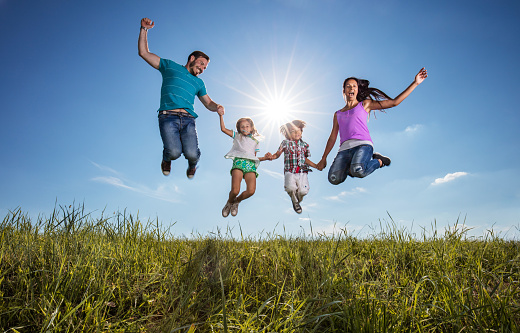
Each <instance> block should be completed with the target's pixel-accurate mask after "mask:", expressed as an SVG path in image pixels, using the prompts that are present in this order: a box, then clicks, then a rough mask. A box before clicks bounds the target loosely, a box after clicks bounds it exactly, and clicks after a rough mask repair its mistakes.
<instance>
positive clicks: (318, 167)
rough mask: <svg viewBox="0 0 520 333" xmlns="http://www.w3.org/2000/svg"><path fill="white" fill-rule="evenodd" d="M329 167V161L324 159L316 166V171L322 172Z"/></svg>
mask: <svg viewBox="0 0 520 333" xmlns="http://www.w3.org/2000/svg"><path fill="white" fill-rule="evenodd" d="M326 166H327V160H326V159H324V158H322V159H321V160H320V161H319V162H318V164H317V165H316V169H318V170H320V171H322V170H323V169H325V167H326Z"/></svg>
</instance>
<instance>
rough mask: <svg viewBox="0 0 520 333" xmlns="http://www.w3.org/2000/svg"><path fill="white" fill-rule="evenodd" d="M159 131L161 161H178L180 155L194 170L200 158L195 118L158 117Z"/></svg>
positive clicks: (164, 115) (165, 115) (161, 115)
mask: <svg viewBox="0 0 520 333" xmlns="http://www.w3.org/2000/svg"><path fill="white" fill-rule="evenodd" d="M159 130H160V131H161V138H162V141H163V147H164V148H163V160H164V161H171V160H176V159H178V158H179V157H180V156H181V154H184V157H185V158H186V159H187V160H188V164H189V167H190V168H194V167H195V166H196V165H197V162H198V161H199V158H200V149H199V142H198V138H197V129H196V128H195V118H193V117H189V116H178V115H167V114H160V115H159Z"/></svg>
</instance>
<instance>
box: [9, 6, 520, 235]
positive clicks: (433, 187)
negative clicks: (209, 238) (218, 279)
mask: <svg viewBox="0 0 520 333" xmlns="http://www.w3.org/2000/svg"><path fill="white" fill-rule="evenodd" d="M519 14H520V4H519V3H518V2H516V1H498V2H494V3H490V2H484V1H436V2H428V3H426V2H418V1H393V0H391V1H388V0H386V1H372V2H368V3H367V2H365V1H343V0H341V1H340V0H322V1H311V0H270V1H267V0H265V1H263V0H245V1H234V0H233V1H232V0H224V1H205V0H203V1H198V2H195V3H194V2H188V1H184V2H181V1H147V2H144V1H125V2H122V1H111V2H107V1H88V2H73V1H64V0H52V1H14V0H0V28H1V31H3V33H4V34H3V35H4V37H3V41H2V52H1V53H0V68H1V70H0V73H1V77H2V89H1V90H0V105H1V108H0V109H1V112H0V122H1V124H2V131H0V155H1V156H2V157H1V159H2V163H0V184H1V190H0V215H2V217H4V216H6V215H7V213H8V211H9V210H12V209H15V208H17V207H20V208H21V209H22V210H23V211H24V212H27V213H28V214H29V215H30V216H32V217H34V218H36V217H37V216H39V215H40V216H46V215H48V214H50V212H51V211H52V209H53V208H54V205H55V203H57V204H58V205H63V206H68V205H70V204H73V203H76V204H84V205H85V209H86V210H87V211H88V212H91V213H92V215H93V216H99V215H100V214H101V212H102V211H103V210H104V211H105V215H107V214H108V215H110V214H112V213H114V212H117V211H124V210H126V211H127V213H131V214H132V215H134V216H138V217H139V218H140V219H141V220H143V221H147V220H148V219H158V220H159V221H160V222H161V223H162V225H163V226H165V227H169V226H171V229H170V231H171V232H172V233H173V234H175V235H186V236H188V235H190V234H192V233H199V234H207V233H209V232H216V231H218V230H222V231H225V230H228V229H230V230H232V233H233V235H236V236H238V235H240V228H241V229H242V232H243V233H244V234H245V235H250V236H258V235H261V234H262V233H264V234H265V233H267V232H269V233H272V232H274V233H279V234H294V235H296V234H300V233H302V232H304V233H305V234H308V233H309V232H310V225H311V224H312V229H313V232H315V233H316V232H321V233H325V232H332V231H333V230H336V231H337V230H339V229H346V230H348V232H349V233H352V234H354V235H365V234H367V233H368V234H370V233H371V232H372V230H374V229H373V228H375V229H377V228H378V227H379V223H380V222H382V223H383V224H385V223H388V222H389V221H390V217H389V216H391V217H392V219H393V221H394V222H395V224H396V225H397V226H398V227H400V228H406V229H408V230H412V231H413V232H415V233H417V234H420V233H421V231H422V228H425V229H426V230H431V229H432V225H433V224H435V225H436V226H437V228H439V229H442V228H444V227H446V226H448V225H453V224H454V223H455V222H456V221H457V219H459V221H464V220H465V223H466V226H467V227H469V228H472V233H473V234H475V235H482V234H484V233H485V232H486V230H488V229H493V230H494V231H495V232H496V233H499V234H501V235H504V236H508V237H511V236H515V237H517V235H518V233H519V231H518V228H519V227H520V180H519V179H520V177H519V176H518V173H519V171H520V156H519V154H518V152H517V151H518V148H517V145H518V143H520V134H519V130H518V129H519V128H520V113H519V110H518V107H517V106H515V105H514V104H513V105H509V104H508V103H507V102H509V101H514V100H516V98H515V96H516V94H515V93H516V92H517V91H518V88H519V87H518V81H517V78H518V75H519V74H520V71H519V65H518V62H517V58H518V51H519V45H520V43H519V38H518V36H517V35H516V34H515V33H514V32H515V31H518V30H519V28H520V23H519V22H518V16H519ZM142 17H149V18H151V19H153V20H154V21H155V24H156V25H155V28H154V29H152V30H151V31H150V32H149V35H148V39H149V46H150V51H151V52H154V53H156V54H157V55H159V56H161V57H164V58H168V59H172V60H174V61H176V62H179V63H181V64H185V62H186V58H187V56H188V54H189V53H190V52H191V51H193V50H202V51H204V52H206V53H207V54H208V55H209V56H210V57H211V62H210V64H209V66H208V69H207V70H206V71H205V72H204V73H203V74H202V75H201V76H200V77H201V78H202V79H203V80H204V81H205V83H206V87H207V90H208V93H209V95H210V96H211V97H212V98H213V100H215V101H216V102H218V103H220V104H222V105H224V107H225V108H226V114H225V121H226V125H227V127H228V128H232V127H233V126H234V124H235V122H236V120H237V119H238V118H240V117H244V116H249V117H252V118H253V120H254V121H255V124H256V126H257V128H258V129H259V130H260V132H261V134H263V135H264V136H265V140H264V141H263V142H262V143H261V146H260V149H261V153H262V154H263V153H265V152H266V151H270V152H274V151H275V150H276V149H277V148H278V145H279V143H280V141H281V140H282V137H281V136H280V134H279V133H278V124H277V120H276V119H273V117H272V116H270V115H269V112H268V111H269V110H268V108H266V104H268V103H267V102H268V100H270V99H278V100H284V101H285V102H286V104H287V105H288V106H287V107H286V108H287V109H288V111H290V112H289V114H288V115H287V117H290V118H289V119H288V120H292V119H302V120H304V121H306V122H307V124H308V127H307V128H305V130H304V132H303V139H304V140H305V141H307V142H308V143H309V145H310V149H311V154H312V155H311V158H310V159H311V160H312V161H314V162H316V163H317V162H318V161H319V160H320V158H321V155H322V153H323V149H324V147H325V143H326V141H327V138H328V135H329V133H330V129H331V126H332V116H333V113H334V112H335V111H336V110H338V109H340V108H341V107H342V106H343V105H344V102H343V99H342V94H341V85H342V83H343V80H344V79H345V78H346V77H348V76H357V77H361V78H366V79H368V80H370V81H371V85H372V86H375V87H378V88H380V89H382V90H383V91H385V92H386V93H387V94H389V95H391V96H396V95H397V94H399V93H400V92H401V91H402V90H404V89H405V88H406V87H407V86H408V85H409V84H410V83H411V82H412V81H413V78H414V76H415V74H416V73H417V72H418V70H419V69H420V68H421V67H423V66H424V67H426V68H427V70H428V74H429V77H428V78H427V79H426V81H425V82H424V83H423V84H421V85H420V86H419V87H418V88H417V89H416V90H415V91H414V92H413V93H412V94H411V95H410V97H409V98H408V99H406V100H405V101H404V102H403V103H402V104H401V105H399V106H398V107H396V108H393V109H390V110H388V112H387V113H377V114H376V116H377V118H374V117H371V119H370V122H369V129H370V131H371V135H372V139H373V140H374V143H375V150H376V151H378V152H381V153H383V154H384V155H387V156H389V157H391V158H392V165H391V166H390V167H388V168H383V169H381V170H377V171H375V172H374V173H373V174H371V175H370V176H368V177H367V178H364V179H352V178H349V179H347V180H346V181H345V182H344V183H343V184H341V185H338V186H333V185H331V184H329V183H328V182H327V171H322V172H319V171H314V172H312V173H311V174H310V175H309V182H310V187H311V190H310V193H309V195H308V196H307V197H306V198H305V199H304V201H303V203H302V207H303V213H302V214H301V215H298V214H296V213H294V211H293V210H292V206H291V203H290V200H289V197H288V196H287V194H286V193H285V192H284V190H283V179H282V177H283V176H282V172H283V160H282V159H278V160H276V161H272V162H263V163H262V164H261V165H260V168H259V173H260V177H259V178H258V182H257V192H256V194H255V195H254V196H253V197H252V198H250V199H248V200H246V201H244V202H243V203H241V205H240V207H239V214H238V216H237V217H228V218H226V219H224V218H222V217H221V213H220V212H221V209H222V207H223V206H224V204H225V202H226V198H227V193H228V192H229V188H230V182H231V178H230V176H229V169H230V166H231V162H230V161H229V160H227V159H225V158H224V157H223V156H224V154H225V153H226V152H227V151H228V150H229V149H230V147H231V139H230V138H229V137H227V136H226V135H224V134H223V133H221V132H220V129H219V122H218V116H217V114H216V113H212V112H209V111H207V110H206V109H205V108H204V107H203V106H202V104H201V103H200V102H199V101H198V100H197V101H196V104H195V109H196V112H197V113H198V114H199V118H198V119H197V128H198V133H199V144H200V148H201V151H202V156H201V161H200V164H199V169H198V171H197V174H196V176H195V178H194V179H193V180H188V179H187V178H186V176H185V169H186V166H187V163H186V161H185V160H184V158H183V157H181V159H179V160H177V161H175V162H173V164H172V174H171V175H170V176H169V177H164V176H163V175H162V173H161V171H160V161H161V156H162V142H161V139H160V136H159V129H158V124H157V113H156V110H157V108H158V106H159V92H160V85H161V76H160V73H159V72H158V71H157V70H155V69H153V68H152V67H150V66H149V65H148V64H146V63H145V62H144V60H142V59H141V58H140V57H139V56H138V54H137V37H138V33H139V26H140V20H141V18H142ZM337 146H338V143H336V146H335V148H334V149H333V150H332V152H331V153H330V155H329V157H328V165H329V166H330V164H331V163H332V161H333V159H334V156H335V154H336V152H337ZM327 170H328V169H327Z"/></svg>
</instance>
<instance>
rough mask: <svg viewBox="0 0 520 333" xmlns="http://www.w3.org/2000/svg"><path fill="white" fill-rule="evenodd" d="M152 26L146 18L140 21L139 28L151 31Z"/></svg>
mask: <svg viewBox="0 0 520 333" xmlns="http://www.w3.org/2000/svg"><path fill="white" fill-rule="evenodd" d="M154 26H155V23H154V22H153V21H152V20H150V19H149V18H147V17H145V18H143V19H142V20H141V27H144V28H146V29H152V28H153V27H154Z"/></svg>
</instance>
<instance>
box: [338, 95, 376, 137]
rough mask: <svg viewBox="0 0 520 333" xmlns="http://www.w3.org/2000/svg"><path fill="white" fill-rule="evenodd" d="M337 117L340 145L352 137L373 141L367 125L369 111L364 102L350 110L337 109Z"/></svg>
mask: <svg viewBox="0 0 520 333" xmlns="http://www.w3.org/2000/svg"><path fill="white" fill-rule="evenodd" d="M336 119H337V120H338V125H339V138H340V145H341V144H342V143H343V142H345V141H347V140H350V139H356V140H366V141H370V142H372V139H371V138H370V133H369V132H368V127H367V120H368V113H367V112H366V111H365V108H363V103H362V102H359V103H358V104H357V105H356V106H355V107H353V108H352V109H350V110H347V111H343V112H341V111H336Z"/></svg>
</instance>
